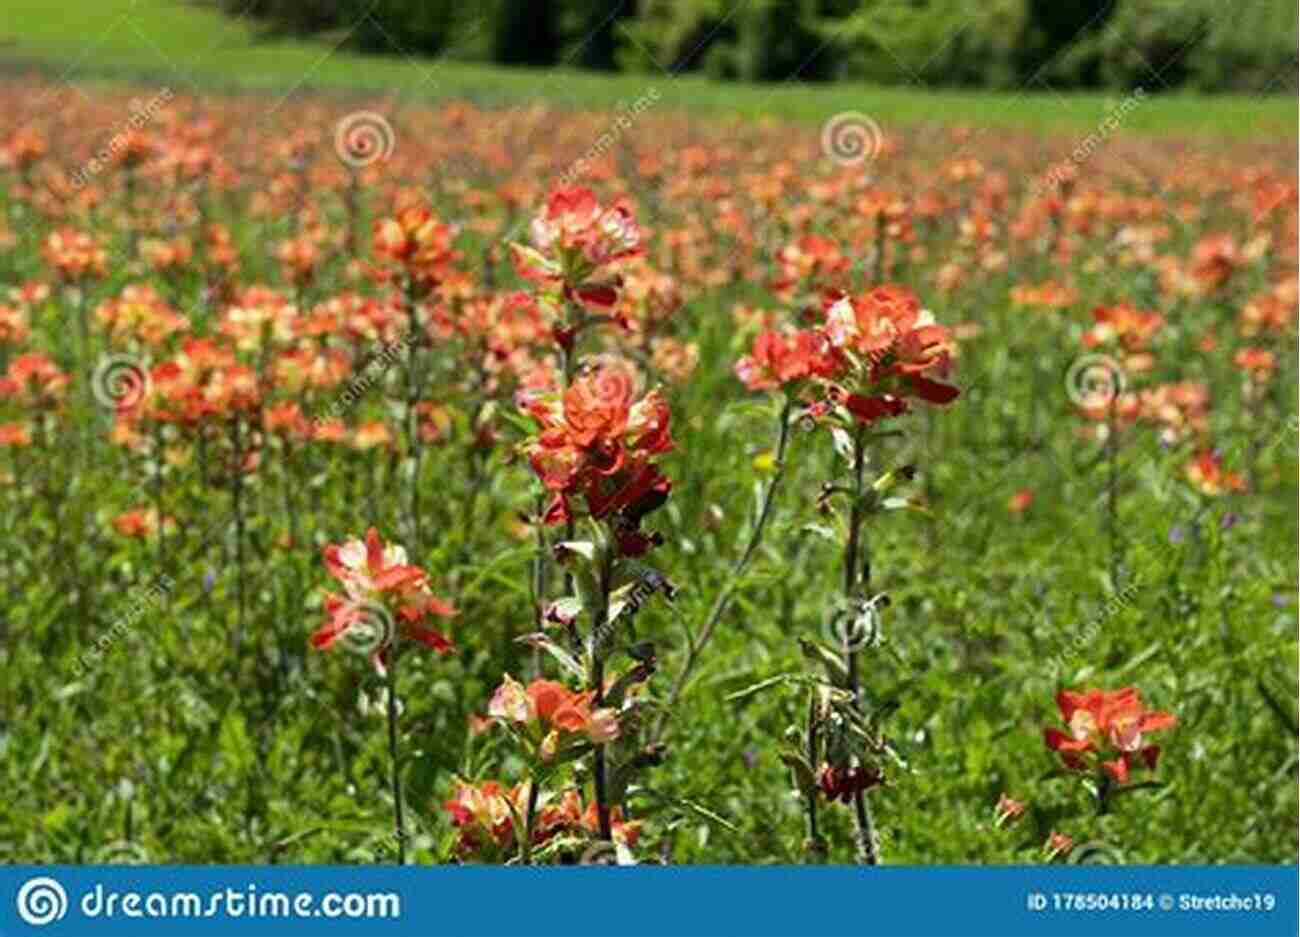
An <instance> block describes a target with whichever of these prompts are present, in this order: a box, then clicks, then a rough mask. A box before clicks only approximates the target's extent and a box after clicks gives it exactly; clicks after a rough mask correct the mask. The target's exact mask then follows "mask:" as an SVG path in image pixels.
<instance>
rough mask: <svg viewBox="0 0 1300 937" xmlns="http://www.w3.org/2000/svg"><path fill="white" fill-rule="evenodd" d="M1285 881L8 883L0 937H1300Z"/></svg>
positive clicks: (737, 876)
mask: <svg viewBox="0 0 1300 937" xmlns="http://www.w3.org/2000/svg"><path fill="white" fill-rule="evenodd" d="M1298 888H1300V880H1298V878H1297V870H1296V867H1295V866H1194V867H1189V866H1086V865H1075V866H1064V865H1052V866H1024V867H960V868H958V867H941V868H933V867H886V868H861V867H852V866H835V867H823V868H810V867H785V866H762V867H717V866H675V867H663V866H640V867H637V868H623V867H617V866H585V867H575V868H568V869H565V868H554V867H550V868H485V867H454V866H451V867H449V866H440V867H427V866H424V867H410V866H408V867H404V868H396V867H392V866H388V867H384V866H364V867H340V866H121V865H117V866H4V867H0V937H34V935H38V934H39V935H43V937H46V935H47V937H64V935H80V934H95V935H101V937H111V935H115V934H122V935H130V937H153V935H158V937H162V935H184V937H191V935H194V937H201V935H209V934H210V935H217V934H231V935H241V937H252V935H262V934H265V935H276V937H285V935H290V934H306V935H316V934H319V935H336V937H344V935H356V934H365V935H371V934H375V935H403V934H411V935H418V937H440V935H448V937H477V935H485V937H486V935H493V937H498V935H528V937H546V935H554V937H588V935H590V937H614V935H638V937H667V935H679V934H680V935H700V937H705V935H707V937H718V935H730V934H735V935H745V937H761V935H771V937H819V935H824V937H832V935H859V934H871V935H876V937H888V935H944V937H947V935H961V937H979V935H985V934H987V935H996V937H1017V935H1021V934H1025V935H1030V934H1032V935H1036V937H1038V935H1052V937H1058V935H1059V937H1070V935H1104V937H1124V935H1134V937H1163V935H1182V934H1188V935H1196V937H1235V935H1238V934H1241V935H1246V934H1250V935H1269V937H1284V935H1285V937H1295V935H1296V934H1297V930H1298V927H1300V923H1298V922H1300V910H1298V909H1297V890H1298Z"/></svg>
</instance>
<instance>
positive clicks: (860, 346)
mask: <svg viewBox="0 0 1300 937" xmlns="http://www.w3.org/2000/svg"><path fill="white" fill-rule="evenodd" d="M824 305H825V312H826V323H825V326H824V334H825V336H826V339H827V341H828V342H829V346H830V349H831V352H832V355H833V358H834V361H835V367H834V369H833V371H832V374H833V376H834V378H835V381H836V386H835V388H833V389H832V395H831V399H832V401H833V402H835V403H839V404H842V405H843V406H844V407H845V408H846V409H847V410H848V411H849V413H850V414H852V416H853V417H854V418H855V419H856V420H858V421H859V422H863V423H871V422H874V421H876V420H879V419H883V418H884V417H889V416H899V415H901V414H903V413H905V412H907V408H908V399H909V398H915V399H917V400H923V401H925V402H926V403H931V404H935V405H937V406H944V405H946V404H949V403H952V402H953V401H954V400H956V399H957V397H958V395H959V394H960V391H958V389H957V388H956V387H953V386H951V385H949V384H944V383H941V382H940V381H938V380H935V378H942V377H946V376H947V374H948V371H949V368H950V366H951V359H952V336H951V335H950V333H949V332H948V330H947V329H945V328H943V327H942V326H940V325H936V324H935V322H934V319H933V317H932V316H931V315H930V313H929V312H927V311H926V310H924V309H922V308H921V302H920V300H919V299H917V297H916V295H915V294H914V293H912V291H911V290H909V289H908V288H907V287H905V286H897V285H892V284H887V285H884V286H877V287H875V288H873V289H871V290H869V291H868V292H866V293H864V294H862V295H859V296H850V295H848V294H846V293H843V292H838V291H833V292H831V293H828V294H827V295H826V297H825V302H824Z"/></svg>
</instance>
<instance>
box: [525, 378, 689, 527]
mask: <svg viewBox="0 0 1300 937" xmlns="http://www.w3.org/2000/svg"><path fill="white" fill-rule="evenodd" d="M520 403H521V405H522V407H523V409H524V410H525V411H526V412H527V413H528V414H529V415H530V416H532V417H533V419H534V420H535V421H536V422H537V424H538V426H539V427H540V430H539V432H538V433H537V435H536V436H534V437H532V438H531V439H529V440H528V441H527V442H526V443H525V445H524V451H525V453H526V454H527V456H528V460H529V462H530V463H531V464H532V467H533V471H535V472H536V473H537V476H538V478H540V479H541V480H542V483H543V484H544V485H545V486H546V488H547V490H548V491H550V492H552V494H553V496H554V497H553V500H552V501H551V504H550V505H549V506H548V508H547V511H546V522H547V523H548V524H558V523H562V522H565V521H567V520H568V519H570V518H571V517H572V507H571V504H570V501H571V499H573V498H574V497H578V496H580V497H582V498H583V499H584V500H585V502H586V506H587V511H588V512H589V513H590V515H591V516H592V517H593V518H596V519H597V520H600V519H604V518H610V517H613V516H615V515H617V516H618V519H619V520H620V522H621V523H620V527H621V528H622V529H623V530H624V531H625V532H626V534H627V536H626V537H624V538H622V539H623V540H625V541H626V542H625V543H624V546H625V547H626V548H628V549H630V550H635V549H636V548H637V547H638V546H640V548H641V552H644V547H645V545H644V544H640V543H639V541H638V538H637V536H636V534H637V533H638V525H639V523H640V521H641V518H643V517H644V516H645V515H646V514H648V513H650V512H651V511H653V510H654V509H655V508H657V507H659V506H660V505H662V504H663V503H664V501H665V500H666V499H667V497H668V494H669V492H670V491H671V488H672V483H671V482H670V481H669V480H668V478H667V477H666V476H664V475H663V473H662V472H660V470H659V467H658V465H657V464H656V463H655V461H654V460H655V458H656V457H657V456H660V455H662V454H664V453H666V452H670V451H671V450H672V449H673V445H674V444H673V438H672V434H671V431H670V427H669V423H670V417H671V414H670V412H669V409H668V403H667V401H665V400H664V399H663V397H662V395H661V394H660V393H659V392H658V391H657V390H652V391H650V392H649V393H647V394H645V395H644V396H643V397H641V398H640V399H639V400H638V399H637V380H636V373H635V372H634V371H633V369H632V366H631V365H630V364H629V363H628V362H626V361H623V360H622V359H618V358H602V359H598V360H596V361H595V362H594V363H592V364H591V365H590V366H589V367H588V368H587V369H586V370H585V371H584V373H582V374H581V375H579V376H578V377H577V378H576V379H575V380H574V382H573V383H572V384H570V385H569V387H568V388H566V389H565V390H564V391H563V392H562V393H561V392H557V391H554V390H548V391H536V392H526V393H524V394H523V395H522V396H521V399H520Z"/></svg>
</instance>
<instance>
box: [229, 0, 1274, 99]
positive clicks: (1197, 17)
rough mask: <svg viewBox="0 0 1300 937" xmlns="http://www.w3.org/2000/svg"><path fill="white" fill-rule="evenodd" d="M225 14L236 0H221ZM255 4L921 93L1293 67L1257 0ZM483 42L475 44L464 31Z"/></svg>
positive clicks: (547, 58)
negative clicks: (1234, 7)
mask: <svg viewBox="0 0 1300 937" xmlns="http://www.w3.org/2000/svg"><path fill="white" fill-rule="evenodd" d="M220 5H221V6H222V8H223V9H225V10H226V11H227V12H228V13H232V14H239V13H244V11H245V8H246V7H245V4H243V3H239V2H236V0H220ZM370 6H371V4H370V2H369V0H366V2H364V3H363V2H362V0H342V2H326V0H307V2H303V0H255V2H254V4H253V6H252V7H251V8H248V14H247V15H249V16H252V17H254V18H256V19H258V20H259V21H261V22H263V23H265V24H267V25H268V26H269V27H270V28H271V29H272V30H273V31H274V32H277V33H289V34H311V33H315V32H319V31H321V30H324V29H347V30H349V34H348V36H347V37H345V38H346V39H347V41H348V42H349V43H351V44H352V45H353V46H354V47H357V48H360V49H363V50H366V51H371V52H393V51H396V50H403V51H410V52H416V53H421V54H441V53H444V52H445V51H446V50H448V49H452V48H455V47H457V46H458V45H459V44H461V43H462V42H464V46H465V48H464V50H463V51H462V53H461V54H460V55H459V56H458V57H462V58H466V57H468V58H476V59H478V60H491V61H494V62H498V63H501V64H507V65H521V64H527V65H549V64H554V63H556V62H561V61H562V62H565V63H570V64H573V65H576V66H578V67H581V68H592V69H602V70H609V69H613V68H616V67H621V68H623V69H626V70H632V71H644V72H659V71H661V70H668V71H670V72H672V73H678V72H681V71H701V72H704V73H705V74H708V75H710V76H712V77H714V78H721V79H739V80H744V81H787V80H796V79H797V80H798V81H801V82H809V81H827V80H844V79H847V80H859V81H872V82H879V83H883V84H904V85H912V84H920V85H923V86H928V87H987V88H1018V87H1025V86H1030V87H1041V86H1043V85H1044V84H1046V85H1050V86H1051V87H1054V88H1057V89H1064V88H1099V87H1104V88H1113V89H1116V88H1117V89H1129V88H1133V87H1135V86H1137V85H1139V84H1141V85H1144V86H1148V87H1152V86H1154V88H1155V89H1157V90H1159V89H1164V88H1177V87H1184V86H1190V87H1193V88H1196V89H1199V90H1203V91H1255V92H1262V91H1277V90H1279V89H1282V88H1285V87H1289V82H1290V77H1289V76H1288V73H1287V69H1288V68H1289V69H1290V72H1292V73H1293V72H1294V71H1295V67H1296V61H1297V59H1296V11H1295V6H1294V4H1291V3H1288V2H1287V0H1252V2H1249V3H1246V4H1243V5H1242V8H1241V9H1240V10H1238V11H1234V13H1233V15H1231V16H1224V15H1221V9H1220V7H1221V4H1220V3H1219V2H1218V0H1190V2H1189V0H1090V2H1086V3H1062V2H1060V0H988V2H983V3H971V2H969V0H861V2H852V0H752V2H749V3H746V4H742V5H741V6H740V7H736V6H734V5H733V4H729V3H725V2H723V0H645V2H643V3H641V4H639V5H637V4H634V3H633V2H632V0H617V2H609V3H602V2H598V0H490V2H487V0H485V3H483V4H476V5H474V6H473V7H468V8H467V7H465V6H463V5H461V4H456V3H453V2H451V0H380V2H379V3H378V5H377V6H376V7H375V8H374V9H373V11H372V12H371V13H370V15H369V16H366V15H365V14H366V10H367V9H368V8H369V7H370ZM477 32H481V33H482V34H483V35H487V36H490V37H492V39H491V42H487V43H485V42H482V41H472V36H473V34H474V33H477Z"/></svg>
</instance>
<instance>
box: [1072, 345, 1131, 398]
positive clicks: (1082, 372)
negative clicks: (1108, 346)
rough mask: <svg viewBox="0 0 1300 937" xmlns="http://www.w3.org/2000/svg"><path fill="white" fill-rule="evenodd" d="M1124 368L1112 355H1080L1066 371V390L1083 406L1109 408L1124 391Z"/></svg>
mask: <svg viewBox="0 0 1300 937" xmlns="http://www.w3.org/2000/svg"><path fill="white" fill-rule="evenodd" d="M1124 384H1125V375H1124V369H1123V368H1121V367H1120V366H1119V363H1118V362H1117V361H1115V359H1114V358H1112V357H1110V356H1109V355H1080V356H1079V357H1078V358H1075V359H1074V361H1073V362H1072V363H1071V364H1070V368H1069V370H1068V371H1066V372H1065V392H1066V394H1068V395H1069V397H1070V400H1071V401H1073V402H1074V403H1075V404H1077V405H1078V406H1080V407H1085V408H1088V409H1095V408H1097V407H1108V406H1110V404H1111V403H1113V402H1114V401H1115V400H1117V399H1118V398H1119V396H1120V395H1121V394H1123V393H1124Z"/></svg>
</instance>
